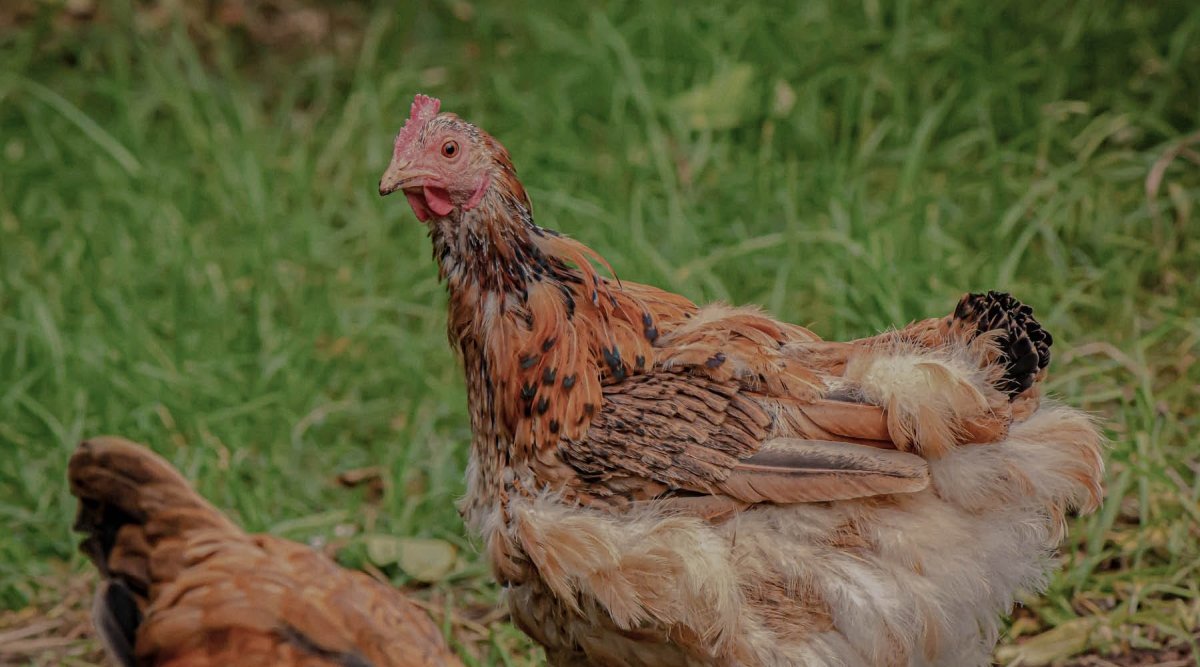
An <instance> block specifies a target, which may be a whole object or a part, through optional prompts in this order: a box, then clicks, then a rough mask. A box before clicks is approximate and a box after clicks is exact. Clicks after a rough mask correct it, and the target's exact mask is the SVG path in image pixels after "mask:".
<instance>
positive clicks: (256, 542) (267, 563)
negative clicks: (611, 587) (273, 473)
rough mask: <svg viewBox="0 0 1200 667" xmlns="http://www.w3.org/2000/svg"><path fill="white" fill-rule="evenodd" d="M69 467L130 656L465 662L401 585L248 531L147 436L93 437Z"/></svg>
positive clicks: (257, 661) (106, 595)
mask: <svg viewBox="0 0 1200 667" xmlns="http://www.w3.org/2000/svg"><path fill="white" fill-rule="evenodd" d="M68 477H69V479H70V483H71V493H72V494H74V495H75V496H76V497H78V498H79V514H78V517H77V519H76V523H75V529H76V530H78V531H80V532H84V533H87V538H86V539H85V540H84V541H83V543H82V544H81V545H80V548H81V549H82V551H83V552H84V553H85V554H87V555H88V557H89V558H91V559H92V562H94V563H95V564H96V567H97V568H98V569H99V570H100V573H101V575H102V576H103V577H104V581H103V582H102V583H101V585H100V589H99V590H98V591H97V595H96V600H95V605H94V608H93V621H94V623H95V625H96V629H97V630H98V632H99V634H100V637H101V639H102V640H103V642H104V644H105V647H106V648H107V650H108V652H109V655H110V656H111V658H112V659H113V660H114V662H116V663H117V664H120V665H163V666H167V665H170V666H173V667H210V666H211V667H218V666H220V665H241V666H251V665H264V666H265V665H305V666H312V667H319V666H330V667H332V666H335V665H336V666H342V667H349V666H355V667H365V666H368V665H376V666H380V667H382V666H384V665H394V666H396V667H434V666H455V665H461V664H462V663H461V662H459V661H458V659H457V658H455V657H454V655H453V654H452V653H450V650H449V649H448V648H447V647H446V644H445V642H444V641H443V640H442V637H441V634H440V633H439V632H438V629H437V627H436V626H435V625H434V624H433V623H432V622H431V621H430V620H429V618H428V617H426V616H425V614H424V613H423V612H422V611H421V610H420V609H418V608H417V607H416V606H415V605H413V603H412V602H409V601H408V600H407V599H405V598H404V596H403V595H401V594H400V592H399V591H396V590H394V589H392V588H389V587H388V586H386V585H384V584H382V583H380V582H377V581H375V580H374V579H372V578H370V577H369V576H367V575H365V574H362V573H360V572H353V571H350V570H345V569H342V568H340V567H338V566H337V565H336V564H334V563H333V562H332V561H331V560H329V559H328V558H326V557H325V556H323V555H321V554H319V553H317V552H316V551H313V550H312V549H310V548H308V547H305V546H303V545H300V544H296V543H295V542H290V541H288V540H284V539H281V538H277V537H271V536H269V535H250V534H247V533H246V532H244V531H242V530H241V529H240V528H238V527H237V526H236V525H234V524H233V522H231V521H230V520H229V519H227V518H226V517H225V516H224V515H223V514H221V512H219V511H218V510H217V509H216V508H214V507H213V506H212V505H210V504H209V503H208V502H207V501H206V500H204V498H202V497H201V496H200V495H199V494H197V493H196V492H195V491H194V490H192V488H191V486H190V485H189V484H188V482H187V480H185V479H184V478H183V477H182V476H180V474H179V473H178V472H176V471H175V469H174V468H172V467H171V465H170V464H168V463H167V462H166V461H165V460H163V459H162V458H161V457H159V456H158V455H157V454H155V453H154V452H152V451H150V450H149V449H147V448H145V447H142V446H139V445H136V444H134V443H131V442H128V441H126V440H122V439H120V438H112V437H101V438H93V439H91V440H88V441H86V442H84V443H82V444H80V445H79V448H78V449H77V450H76V451H75V454H74V455H73V456H72V457H71V462H70V466H69V470H68Z"/></svg>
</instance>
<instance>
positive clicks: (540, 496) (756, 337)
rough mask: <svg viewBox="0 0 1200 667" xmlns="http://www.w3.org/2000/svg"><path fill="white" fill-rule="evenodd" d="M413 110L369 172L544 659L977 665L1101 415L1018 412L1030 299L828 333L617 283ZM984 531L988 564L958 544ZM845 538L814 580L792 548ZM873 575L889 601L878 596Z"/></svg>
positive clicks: (489, 161)
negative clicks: (431, 284)
mask: <svg viewBox="0 0 1200 667" xmlns="http://www.w3.org/2000/svg"><path fill="white" fill-rule="evenodd" d="M437 108H438V106H437V102H436V101H435V100H430V99H429V98H424V97H421V96H418V99H417V101H416V102H415V103H414V107H413V114H412V117H411V118H410V120H409V123H408V124H406V126H405V129H404V131H402V132H401V134H400V135H399V136H398V137H397V141H396V145H395V150H394V154H393V159H392V164H391V165H390V166H389V168H388V170H387V172H386V173H385V175H384V177H383V179H382V180H381V182H380V193H381V194H387V193H389V192H393V191H396V190H402V191H403V192H404V193H405V196H406V197H408V199H409V202H410V203H411V204H412V205H413V209H414V212H416V213H417V215H418V217H419V218H421V219H422V220H424V221H426V222H427V223H428V225H429V229H430V235H431V237H432V240H433V246H434V256H435V258H436V259H437V261H438V263H439V267H440V274H441V276H442V277H443V278H444V279H445V280H446V281H447V285H448V288H449V292H450V316H449V333H450V340H451V342H452V344H453V345H454V347H455V348H456V350H457V351H458V352H459V353H460V354H461V357H462V360H463V364H464V366H465V370H466V376H467V388H468V400H469V407H470V412H471V423H472V431H473V446H472V457H471V463H470V469H469V471H468V492H467V497H466V501H465V510H466V516H467V518H468V520H469V521H470V522H471V524H472V525H473V526H474V527H475V528H476V529H477V530H479V531H480V532H481V533H482V534H483V536H484V538H485V539H486V541H487V549H488V555H489V558H490V560H491V562H492V565H493V567H494V569H495V572H496V575H497V577H498V578H499V579H500V580H501V581H502V582H503V583H505V584H507V585H508V586H509V589H510V591H511V593H512V597H511V600H512V606H513V612H514V617H515V618H516V620H517V621H518V623H520V624H521V625H522V627H523V628H525V629H526V630H527V631H528V632H529V633H530V634H531V635H532V636H533V637H534V638H535V639H537V640H538V641H539V642H541V643H542V644H544V645H545V646H546V647H547V650H548V654H549V655H550V657H551V661H552V662H554V663H555V664H587V663H592V664H611V665H671V664H680V665H683V664H731V665H732V664H817V665H820V664H945V665H962V664H976V663H977V662H980V663H981V661H983V660H984V659H985V656H986V647H987V646H988V645H989V644H988V642H989V641H992V640H994V629H995V625H996V620H995V619H996V618H997V617H998V615H999V614H1000V613H1002V612H1004V611H1006V610H1007V608H1008V607H1009V605H1011V601H1012V595H1013V593H1014V592H1015V590H1017V588H1018V587H1020V586H1036V585H1037V582H1038V577H1039V576H1040V575H1041V573H1042V572H1044V570H1045V565H1044V556H1045V553H1046V551H1047V549H1049V548H1052V547H1053V545H1054V544H1055V543H1056V539H1057V537H1061V533H1060V532H1056V531H1055V530H1054V525H1052V524H1054V522H1055V521H1056V520H1057V519H1055V517H1061V516H1062V515H1063V514H1064V513H1065V512H1067V511H1070V510H1071V509H1073V508H1078V507H1092V506H1094V505H1095V503H1097V502H1098V500H1099V497H1098V493H1099V491H1098V489H1099V479H1100V474H1101V470H1102V466H1101V463H1100V459H1099V456H1098V453H1097V452H1098V446H1099V436H1098V434H1097V433H1096V431H1095V429H1094V427H1091V426H1090V424H1089V423H1088V422H1087V420H1086V419H1084V418H1082V417H1078V418H1076V417H1077V413H1071V412H1070V411H1066V413H1065V416H1063V417H1062V419H1058V420H1057V421H1056V419H1057V418H1055V419H1052V418H1051V417H1050V416H1047V415H1058V414H1059V413H1057V412H1050V413H1047V410H1048V409H1047V408H1045V407H1043V406H1041V402H1040V398H1039V396H1040V393H1039V388H1038V386H1037V383H1036V381H1037V380H1038V379H1040V378H1041V377H1043V376H1044V372H1045V371H1044V369H1045V362H1047V361H1048V359H1049V356H1048V351H1049V336H1048V334H1044V332H1042V330H1041V328H1040V326H1038V325H1037V323H1036V321H1035V320H1033V318H1032V315H1031V312H1030V311H1029V310H1028V308H1027V307H1025V306H1023V305H1021V304H1020V303H1019V302H1016V301H1015V300H1012V299H1011V298H1010V297H1007V296H1006V295H996V294H992V293H989V294H988V295H968V296H967V297H964V299H963V301H962V302H961V303H960V306H959V308H958V309H956V311H955V313H953V314H952V315H950V316H947V317H944V318H937V319H932V320H925V321H921V322H917V323H914V324H912V325H910V326H908V327H905V328H904V329H901V330H899V331H895V332H888V333H886V334H883V335H880V336H877V337H873V338H870V339H864V340H860V341H853V342H850V343H834V342H826V341H822V340H821V339H820V338H819V337H818V336H816V335H815V334H813V333H812V332H810V331H808V330H807V329H804V328H802V327H799V326H795V325H790V324H786V323H783V322H780V321H778V320H776V319H774V318H772V317H770V316H768V315H766V314H764V313H762V312H761V311H758V310H756V309H753V308H732V307H728V306H722V305H710V306H703V307H700V306H697V305H695V304H693V303H691V302H690V301H688V300H687V299H685V298H683V297H681V296H678V295H674V294H670V293H667V292H664V291H662V290H658V289H656V288H653V287H649V286H646V285H640V284H636V283H629V282H620V281H617V280H616V279H615V278H610V277H606V276H605V275H601V273H599V271H598V269H597V268H596V266H597V265H599V266H602V267H604V268H605V269H607V268H608V267H607V265H606V264H605V263H604V261H603V259H601V258H600V257H599V256H598V255H597V254H596V253H595V252H594V251H592V250H590V249H589V248H587V247H586V246H584V245H583V244H581V243H579V242H577V241H573V240H571V239H568V238H566V237H563V236H561V235H559V234H558V233H556V232H553V231H550V230H547V229H544V228H541V227H539V226H537V225H535V224H534V223H533V219H532V212H531V208H530V204H529V201H528V198H527V196H526V194H525V191H524V189H523V188H522V187H521V185H520V183H519V182H518V181H517V178H516V172H515V170H514V169H513V167H512V164H511V162H510V161H509V158H508V154H507V152H506V151H504V150H503V149H502V148H500V147H499V144H498V142H496V141H495V140H494V139H492V138H491V137H489V136H488V135H487V134H486V133H484V132H482V131H481V130H479V129H478V128H476V127H474V126H473V125H470V124H468V123H465V122H464V121H462V120H461V119H459V118H458V117H456V116H454V115H453V114H440V115H434V116H430V115H429V114H430V113H431V112H430V111H429V110H431V109H432V113H436V110H437ZM439 207H440V208H441V211H442V212H440V213H439V212H438V210H437V209H438V208H439ZM431 211H433V212H432V213H431ZM609 273H610V274H611V270H610V271H609ZM1057 410H1059V412H1061V411H1062V410H1064V409H1062V408H1057ZM1039 418H1040V419H1041V421H1037V420H1038V419H1039ZM1072 419H1075V421H1074V422H1072ZM1080 420H1082V421H1080ZM1068 422H1070V423H1071V426H1069V427H1068V426H1066V424H1067V423H1068ZM1029 424H1039V425H1040V426H1038V427H1037V428H1034V427H1033V426H1028V425H1029ZM1081 424H1082V425H1081ZM1084 431H1086V433H1087V435H1080V433H1081V432H1084ZM1018 433H1020V434H1023V435H1020V436H1018V435H1016V434H1018ZM1022 438H1023V439H1022ZM1027 441H1034V442H1040V443H1041V444H1043V445H1045V447H1046V448H1045V449H1038V448H1036V447H1035V448H1033V449H1031V450H1028V451H1024V450H1021V446H1022V445H1021V443H1023V442H1027ZM1060 441H1061V442H1060ZM975 444H979V445H986V446H982V447H970V446H965V445H975ZM1055 447H1059V448H1060V449H1062V450H1065V451H1068V452H1070V456H1069V457H1068V458H1067V459H1062V458H1059V457H1058V456H1057V454H1056V453H1055V452H1056V451H1057V450H1055V449H1054V448H1055ZM975 450H978V451H982V450H989V451H995V452H997V455H996V456H994V457H988V456H982V457H979V456H975V455H973V454H971V453H970V452H971V451H975ZM1016 451H1024V455H1023V458H1022V457H1021V456H1015V457H1014V456H1010V455H1011V454H1012V453H1013V452H1016ZM1066 460H1071V461H1072V462H1073V463H1072V464H1071V465H1069V466H1068V465H1066V464H1065V461H1066ZM1078 461H1083V462H1084V466H1083V467H1082V468H1080V467H1078V466H1077V465H1076V464H1075V463H1074V462H1078ZM961 462H968V463H961ZM1026 465H1028V466H1031V467H1032V468H1035V469H1041V468H1045V470H1046V471H1047V472H1048V474H1046V475H1042V476H1038V475H1035V474H1034V473H1033V472H1032V470H1026V468H1025V466H1026ZM939 469H940V470H950V471H957V472H942V473H940V475H941V477H939V473H938V472H937V471H938V470H939ZM983 471H990V473H991V474H994V475H996V476H997V477H1000V478H1002V479H1003V480H1005V481H1004V482H1003V483H1000V484H996V485H994V488H993V491H994V493H993V497H994V499H995V500H996V502H997V503H1001V502H1002V498H1003V499H1004V502H1009V504H1008V505H1000V504H997V505H996V507H995V508H994V510H995V512H992V509H989V510H988V511H984V512H980V511H978V508H977V507H975V508H968V507H967V505H968V504H969V503H967V498H968V497H969V496H970V494H969V493H967V494H963V493H958V492H957V491H956V489H957V483H956V480H955V479H954V475H956V474H958V475H960V476H962V477H970V476H971V475H981V474H984V472H983ZM1081 471H1083V472H1082V474H1081ZM1035 477H1036V478H1037V479H1038V481H1037V482H1033V481H1029V480H1033V479H1034V478H1035ZM1021 480H1025V481H1028V484H1025V485H1024V486H1021V484H1022V482H1021ZM1014 485H1015V486H1014ZM1001 487H1003V489H1004V491H1003V492H1001V491H1000V489H1001ZM989 488H991V487H989ZM1015 488H1023V489H1024V491H1023V492H1021V491H1016V493H1018V495H1019V496H1020V502H1018V503H1015V504H1014V503H1012V502H1011V495H1010V494H1011V493H1014V489H1015ZM1022 493H1023V495H1021V494H1022ZM1006 494H1009V495H1006ZM971 500H972V501H974V500H976V499H974V498H971ZM796 503H807V504H796ZM1013 508H1017V509H1013ZM884 514H889V515H891V518H890V519H888V521H891V522H892V523H893V525H896V526H901V525H903V526H906V527H907V528H906V530H908V531H909V532H908V533H905V534H904V535H905V536H902V535H900V534H895V533H894V532H891V529H889V528H885V526H883V525H881V524H879V523H878V522H879V521H880V519H879V518H878V516H882V515H884ZM926 521H934V522H940V523H941V524H946V525H945V526H944V527H940V526H938V525H937V523H933V524H930V523H925V522H926ZM1022 527H1024V528H1028V529H1029V531H1027V532H1025V533H1020V532H1019V531H1021V530H1022V529H1023V528H1022ZM747 531H750V532H747ZM929 531H933V532H929ZM938 531H940V532H938ZM973 531H974V532H976V533H978V534H979V536H978V539H977V538H976V537H973V535H972V532H973ZM1013 531H1016V532H1015V533H1013V534H1012V535H1010V532H1013ZM1017 533H1019V536H1018V535H1017ZM993 534H994V535H1001V534H1003V535H1009V537H1010V538H1011V539H1008V540H1007V542H1001V543H998V544H990V543H989V548H990V549H991V550H992V553H993V554H995V555H997V556H1002V557H998V558H993V557H992V554H988V555H985V554H968V553H966V550H969V549H971V548H973V547H975V546H977V545H979V544H983V543H985V542H987V539H985V536H987V535H993ZM949 536H953V539H954V540H956V541H955V542H954V543H953V545H951V546H949V547H947V546H945V545H943V544H941V542H940V541H939V540H940V539H941V538H942V537H947V538H948V537H949ZM997 539H999V538H997ZM993 541H995V540H993ZM934 552H938V553H934ZM949 555H953V557H952V558H949V557H948V556H949ZM843 557H849V558H851V559H852V560H851V561H847V562H846V565H845V568H848V569H845V570H841V571H837V573H836V575H835V576H834V577H833V580H832V581H829V580H827V578H823V577H828V576H829V575H830V574H831V573H832V571H821V570H820V568H819V567H816V566H815V565H810V564H809V563H826V564H832V563H841V562H842V559H843ZM944 557H945V558H944ZM810 558H811V559H816V560H815V561H810V560H807V559H810ZM943 560H944V562H945V567H944V568H943V569H944V570H945V571H944V572H939V573H937V576H933V575H929V574H922V572H925V570H922V569H921V568H922V567H925V566H924V565H922V563H923V562H925V561H928V562H929V563H934V562H937V563H942V562H943ZM852 563H857V564H858V565H852ZM839 567H840V566H839ZM855 568H857V569H855ZM904 571H907V572H908V573H909V574H908V575H905V574H903V572H904ZM819 575H820V576H819ZM923 577H929V579H928V580H922V578H923ZM989 578H990V579H993V580H994V581H993V582H992V583H993V584H994V585H993V586H990V587H989V586H987V585H982V586H981V585H980V582H981V581H984V580H987V579H989ZM910 579H911V581H910ZM839 581H840V582H841V583H840V584H839V583H838V582H839ZM839 585H840V586H841V588H840V589H839V588H838V586H839ZM878 596H884V598H885V599H887V600H899V599H911V602H912V608H910V609H908V610H905V611H903V612H901V611H897V612H895V613H894V615H895V616H896V617H895V618H890V617H888V616H887V615H883V616H881V615H880V614H881V613H882V612H879V613H876V611H875V610H878V609H881V603H880V602H878V601H876V598H877V597H878ZM968 610H972V611H969V612H968ZM871 626H876V627H877V628H878V631H877V632H875V633H874V634H870V633H871V632H872V630H871ZM889 628H891V629H889ZM864 633H866V634H864ZM909 635H912V638H908V636H909ZM887 645H893V648H894V652H893V654H892V657H890V658H885V657H884V656H885V655H887V651H886V650H885V649H882V648H880V647H881V646H887ZM922 651H923V654H922ZM922 660H924V662H922Z"/></svg>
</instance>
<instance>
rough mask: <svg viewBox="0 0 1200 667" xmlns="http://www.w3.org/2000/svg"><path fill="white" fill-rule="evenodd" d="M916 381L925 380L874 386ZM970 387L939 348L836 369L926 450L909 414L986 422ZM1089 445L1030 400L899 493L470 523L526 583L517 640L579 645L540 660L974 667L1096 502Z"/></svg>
mask: <svg viewBox="0 0 1200 667" xmlns="http://www.w3.org/2000/svg"><path fill="white" fill-rule="evenodd" d="M920 369H924V371H925V373H926V375H925V378H926V380H925V381H922V382H918V383H910V384H904V383H902V382H899V381H892V378H894V377H895V375H896V374H912V373H913V372H914V370H920ZM977 376H978V371H976V370H974V368H973V367H972V366H971V364H969V363H968V360H967V358H966V356H965V354H963V355H962V356H958V357H956V356H954V354H953V353H948V352H945V351H938V352H929V353H926V354H924V355H921V354H919V353H916V352H912V353H905V354H898V355H895V356H893V357H892V358H891V359H884V358H882V357H876V358H874V359H869V360H868V363H865V364H863V365H862V366H861V367H859V368H858V369H855V372H854V373H851V372H847V378H848V379H851V380H853V381H856V383H857V384H858V385H859V386H860V388H861V389H862V390H863V391H864V392H865V393H866V394H867V395H868V396H871V397H872V398H873V399H874V400H880V401H883V402H885V404H888V405H890V406H893V409H895V410H896V411H897V412H899V413H901V414H903V415H905V417H904V418H906V419H912V420H913V422H912V423H913V424H914V434H916V435H918V436H919V437H920V438H926V439H927V438H931V437H934V438H936V437H938V435H937V434H932V435H931V434H930V432H929V431H928V429H925V430H922V428H923V427H922V423H923V422H927V421H929V417H928V416H927V415H926V416H924V417H922V414H921V411H922V410H925V409H931V408H925V407H923V406H922V402H923V401H928V402H930V403H932V404H934V405H936V406H937V407H936V408H932V409H936V410H939V415H938V418H939V419H941V420H943V421H950V422H954V421H955V420H958V419H965V418H968V417H969V416H970V415H971V414H973V413H977V412H979V411H986V409H987V405H988V401H987V399H986V397H984V398H981V395H982V391H981V390H980V389H978V387H980V386H986V383H985V382H983V380H984V378H981V377H977ZM930 392H940V395H941V396H943V397H949V399H947V400H940V401H939V400H931V396H930ZM921 442H922V444H925V440H921ZM1101 443H1102V439H1101V437H1100V435H1099V432H1098V430H1097V428H1096V426H1095V424H1094V423H1093V422H1092V420H1091V419H1090V418H1089V417H1087V416H1086V415H1085V414H1083V413H1081V412H1079V411H1077V410H1074V409H1071V408H1068V407H1065V406H1061V405H1055V404H1043V406H1042V407H1041V408H1040V409H1039V410H1038V411H1037V412H1036V413H1034V414H1033V415H1032V416H1031V417H1030V418H1029V419H1027V420H1025V421H1023V422H1020V423H1015V424H1013V425H1012V426H1011V428H1010V430H1009V434H1008V437H1007V438H1006V439H1004V440H1003V441H1001V442H997V443H992V444H988V445H978V446H969V447H957V448H946V449H945V450H944V451H943V452H941V454H942V455H941V456H940V457H935V458H933V459H931V462H930V472H931V479H932V483H931V485H930V487H929V488H927V489H925V490H923V491H920V492H917V493H912V494H906V495H894V496H886V497H881V498H872V499H866V500H849V501H839V502H834V503H814V504H802V505H791V506H771V505H762V506H756V507H753V508H751V509H748V510H746V511H743V512H741V513H739V514H738V515H737V516H736V518H735V519H734V520H731V521H729V522H726V523H723V524H719V525H713V524H709V523H706V522H704V521H702V520H699V519H697V518H692V517H687V516H679V515H670V514H666V513H664V512H663V511H661V509H659V510H656V509H654V508H642V509H638V510H635V511H634V512H632V513H625V514H620V515H617V514H610V513H607V512H604V511H599V510H587V509H581V508H577V507H573V506H569V505H566V504H563V503H562V502H561V501H560V500H559V499H557V498H555V497H547V496H542V497H538V498H536V499H533V500H522V499H514V500H513V502H512V503H511V504H510V506H509V511H510V512H511V514H512V519H513V520H512V521H510V522H509V523H508V528H503V527H502V526H504V522H501V521H485V522H484V523H486V524H487V525H486V526H482V527H483V528H484V532H485V534H486V533H488V532H489V530H490V531H498V532H501V533H504V534H503V536H501V535H493V539H497V538H498V539H502V540H504V541H505V542H507V543H511V544H513V545H515V546H517V547H518V549H519V550H520V551H521V552H523V553H524V554H525V555H526V556H527V557H528V558H529V559H530V561H532V564H533V565H534V566H535V567H536V569H537V572H538V574H539V576H538V577H537V579H536V581H531V582H523V583H515V584H514V585H513V586H512V588H511V589H510V596H511V598H512V601H513V604H512V609H513V613H514V617H515V619H516V620H517V622H518V623H519V624H520V625H521V627H522V628H524V629H525V630H526V631H527V632H529V633H530V634H531V635H533V636H534V637H535V638H538V639H539V641H542V643H544V644H547V645H550V646H572V645H573V646H578V647H581V650H582V653H581V652H572V653H569V654H561V655H555V654H552V655H551V656H550V658H551V660H552V662H553V664H558V665H570V664H588V663H589V661H590V662H594V663H601V664H609V665H630V666H634V665H646V666H650V665H654V666H664V665H817V666H821V665H845V666H854V665H868V666H874V665H910V666H918V665H929V666H945V667H963V666H970V665H987V664H990V654H991V650H992V647H993V645H994V644H995V641H996V638H997V634H998V628H999V622H1000V618H1001V616H1002V615H1003V614H1005V613H1007V612H1009V611H1010V610H1011V608H1012V605H1013V602H1014V599H1015V596H1016V595H1017V593H1018V592H1020V591H1038V590H1040V589H1041V588H1042V587H1044V585H1045V582H1046V577H1047V575H1048V573H1049V572H1050V571H1051V569H1052V567H1053V564H1054V560H1053V558H1052V556H1053V553H1054V550H1055V548H1056V547H1057V545H1058V543H1059V542H1060V541H1061V539H1062V537H1063V534H1064V532H1063V529H1064V517H1065V516H1066V515H1067V514H1068V513H1069V512H1072V511H1075V510H1080V509H1084V510H1087V509H1092V508H1094V507H1095V506H1096V505H1097V504H1098V503H1099V500H1100V495H1101V489H1100V472H1101V471H1102V469H1103V463H1102V460H1101V458H1100V448H1101ZM548 545H553V549H551V548H549V547H548ZM547 633H553V634H562V633H567V634H569V635H570V636H569V637H562V636H560V637H557V638H553V637H547V636H546V635H547ZM681 637H683V638H687V637H697V638H704V639H705V641H701V642H690V641H679V639H680V638H681ZM546 639H552V640H553V641H543V640H546ZM702 645H707V646H711V647H712V652H711V653H709V654H705V655H696V654H692V655H689V654H687V653H686V651H689V650H695V649H690V648H687V647H692V646H702Z"/></svg>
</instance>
